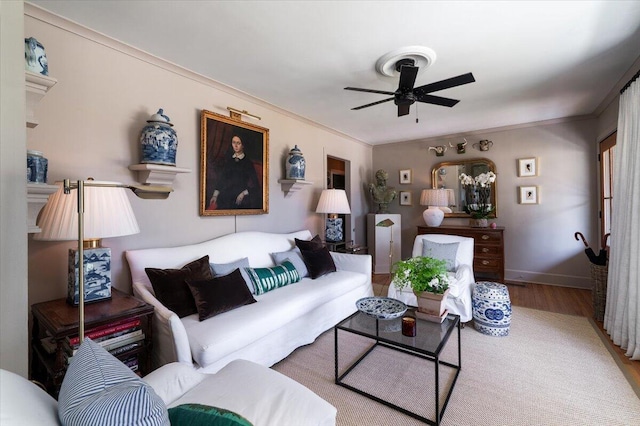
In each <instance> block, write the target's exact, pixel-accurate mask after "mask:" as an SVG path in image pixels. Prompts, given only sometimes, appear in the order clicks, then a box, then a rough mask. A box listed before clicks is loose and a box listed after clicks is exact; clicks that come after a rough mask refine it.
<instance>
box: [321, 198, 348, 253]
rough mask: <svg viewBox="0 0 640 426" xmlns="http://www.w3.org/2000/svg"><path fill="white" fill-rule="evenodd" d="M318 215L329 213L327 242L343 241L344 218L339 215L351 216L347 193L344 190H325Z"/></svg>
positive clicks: (326, 231) (326, 229)
mask: <svg viewBox="0 0 640 426" xmlns="http://www.w3.org/2000/svg"><path fill="white" fill-rule="evenodd" d="M316 213H327V214H328V215H329V216H328V217H327V221H326V227H325V240H326V241H332V242H335V241H343V240H344V234H343V232H342V218H340V217H338V214H351V208H350V207H349V201H348V200H347V193H346V192H345V190H344V189H323V190H322V194H320V201H318V207H317V208H316Z"/></svg>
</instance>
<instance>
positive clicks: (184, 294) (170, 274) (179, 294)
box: [145, 255, 213, 318]
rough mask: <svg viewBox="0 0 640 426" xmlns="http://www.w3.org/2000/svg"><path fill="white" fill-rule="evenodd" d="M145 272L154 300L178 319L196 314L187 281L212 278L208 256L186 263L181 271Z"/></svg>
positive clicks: (151, 270) (156, 270) (152, 269)
mask: <svg viewBox="0 0 640 426" xmlns="http://www.w3.org/2000/svg"><path fill="white" fill-rule="evenodd" d="M145 272H146V273H147V276H148V277H149V280H150V281H151V285H152V287H153V291H154V293H155V294H156V298H157V299H158V300H159V301H160V303H162V304H163V305H164V306H166V307H167V308H168V309H169V310H171V311H173V312H175V313H176V315H178V317H180V318H182V317H185V316H187V315H191V314H195V313H196V312H197V309H196V303H195V301H194V300H193V295H192V294H191V290H189V286H188V285H187V280H194V281H197V280H207V279H210V278H213V275H212V274H211V269H210V266H209V256H208V255H207V256H203V257H201V258H200V259H198V260H194V261H193V262H190V263H187V264H186V265H184V266H183V267H182V268H181V269H157V268H145Z"/></svg>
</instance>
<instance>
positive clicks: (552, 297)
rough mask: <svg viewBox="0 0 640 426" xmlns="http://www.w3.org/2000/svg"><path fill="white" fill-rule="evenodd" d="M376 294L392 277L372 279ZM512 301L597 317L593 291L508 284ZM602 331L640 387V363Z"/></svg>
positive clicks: (626, 371) (382, 291) (380, 291)
mask: <svg viewBox="0 0 640 426" xmlns="http://www.w3.org/2000/svg"><path fill="white" fill-rule="evenodd" d="M372 282H373V291H374V294H375V295H376V296H386V295H387V288H388V286H389V282H390V280H389V275H388V274H374V275H372ZM507 285H508V286H509V297H510V299H511V304H512V305H513V306H522V307H525V308H531V309H539V310H542V311H549V312H556V313H560V314H566V315H577V316H582V317H587V318H592V317H593V304H592V298H591V291H590V290H584V289H577V288H568V287H557V286H551V285H542V284H525V285H520V284H507ZM595 323H596V325H597V326H598V328H599V329H600V331H601V332H602V333H603V334H604V335H605V336H607V339H606V343H605V344H607V345H608V347H609V349H610V350H611V351H612V352H613V353H614V354H615V355H614V357H615V358H616V359H617V360H618V361H619V363H618V365H621V368H622V369H623V371H624V372H625V375H626V376H627V377H630V378H631V380H633V381H635V383H636V386H637V387H640V361H631V360H630V359H629V358H628V357H627V356H625V355H624V351H623V350H622V349H620V347H619V346H616V345H614V344H613V342H612V341H611V340H610V339H609V338H608V334H607V332H606V331H605V330H604V329H603V328H602V322H599V321H595Z"/></svg>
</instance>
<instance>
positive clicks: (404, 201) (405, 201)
mask: <svg viewBox="0 0 640 426" xmlns="http://www.w3.org/2000/svg"><path fill="white" fill-rule="evenodd" d="M411 202H412V199H411V191H400V205H401V206H410V205H411V204H412V203H411Z"/></svg>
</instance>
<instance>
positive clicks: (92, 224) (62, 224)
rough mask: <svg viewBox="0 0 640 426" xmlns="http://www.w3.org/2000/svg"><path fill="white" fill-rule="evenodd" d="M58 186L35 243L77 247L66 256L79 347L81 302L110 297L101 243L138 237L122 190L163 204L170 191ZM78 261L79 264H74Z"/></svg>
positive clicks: (107, 185) (101, 185)
mask: <svg viewBox="0 0 640 426" xmlns="http://www.w3.org/2000/svg"><path fill="white" fill-rule="evenodd" d="M57 185H59V186H60V188H59V189H58V191H57V192H56V193H55V194H53V195H52V196H51V197H50V199H49V201H48V202H47V204H46V205H45V207H44V209H43V210H42V213H41V215H40V218H39V221H38V225H39V226H40V228H41V229H42V231H41V232H40V233H39V234H36V235H35V236H34V239H36V240H42V241H67V240H77V242H78V248H77V250H75V249H70V250H69V281H68V287H67V302H69V303H70V304H73V305H78V315H79V322H78V326H79V333H78V334H79V336H80V341H81V342H82V340H83V339H84V303H85V299H87V301H98V300H101V299H105V298H110V297H111V250H110V249H109V248H106V247H102V244H101V239H102V238H109V237H116V236H124V235H131V234H136V233H138V232H140V229H139V228H138V223H137V221H136V218H135V215H134V214H133V210H132V208H131V204H130V203H129V199H128V198H127V196H126V194H125V191H124V190H125V189H130V190H131V191H133V193H134V194H136V196H138V197H140V198H145V199H163V198H167V197H168V196H169V193H170V192H171V191H173V190H172V189H171V188H168V187H157V186H134V185H124V184H121V183H118V182H98V181H94V180H87V181H81V180H80V181H77V182H74V183H71V182H70V181H69V180H68V179H65V180H64V182H58V183H57ZM85 187H86V188H85ZM69 195H71V196H69ZM85 205H86V207H87V208H86V210H87V214H86V217H85ZM79 259H83V262H82V263H79ZM85 283H86V284H87V288H86V289H85Z"/></svg>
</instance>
